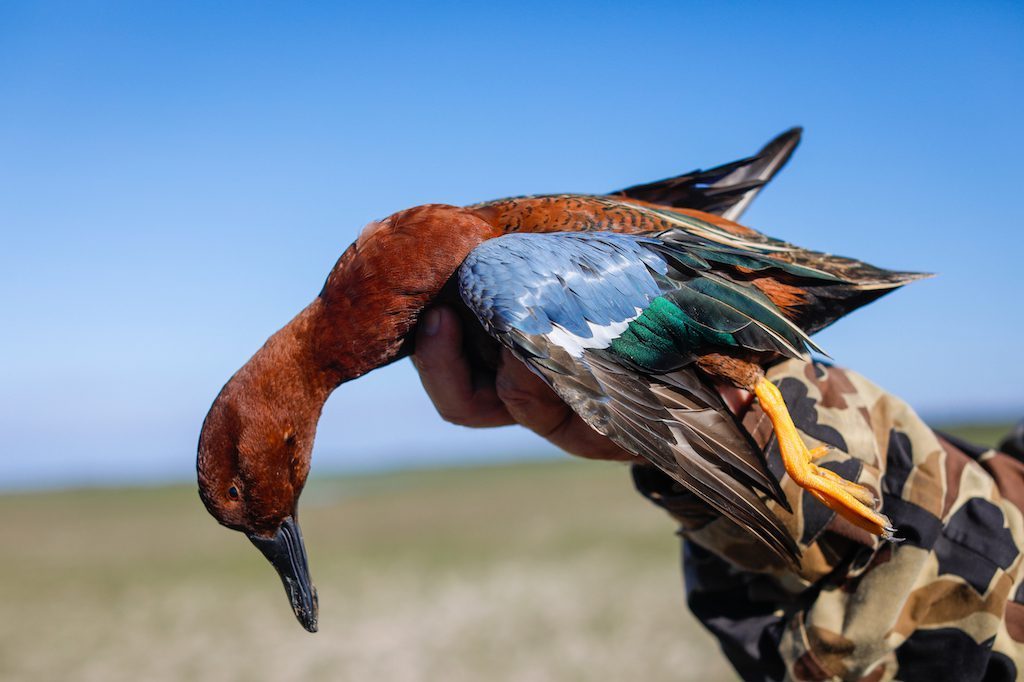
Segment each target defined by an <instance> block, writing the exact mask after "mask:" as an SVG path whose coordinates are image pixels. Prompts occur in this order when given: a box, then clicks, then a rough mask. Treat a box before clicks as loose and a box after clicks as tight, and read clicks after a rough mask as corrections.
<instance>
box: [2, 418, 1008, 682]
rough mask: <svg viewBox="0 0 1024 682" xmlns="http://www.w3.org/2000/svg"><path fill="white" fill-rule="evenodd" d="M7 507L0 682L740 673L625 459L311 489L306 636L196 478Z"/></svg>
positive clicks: (12, 500)
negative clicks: (726, 657)
mask: <svg viewBox="0 0 1024 682" xmlns="http://www.w3.org/2000/svg"><path fill="white" fill-rule="evenodd" d="M945 428H946V429H947V430H949V431H951V432H953V433H954V435H958V436H960V437H963V438H966V439H969V440H974V441H976V442H979V443H981V444H989V445H990V444H992V443H994V442H996V441H997V440H998V439H999V438H1001V437H1002V436H1003V434H1005V433H1006V432H1007V430H1008V429H1009V425H1008V424H998V425H981V426H979V425H967V426H955V425H954V426H953V427H950V426H946V427H945ZM0 515H2V518H4V520H5V521H4V523H3V524H2V525H0V546H2V547H3V555H2V556H3V560H2V561H0V679H2V680H30V679H31V680H129V679H130V680H139V679H144V680H180V679H190V680H213V679H216V680H243V679H244V680H291V679H295V680H299V679H302V680H321V679H322V680H388V681H392V680H438V679H444V680H451V681H454V682H459V681H461V680H467V681H468V680H474V681H475V680H483V679H486V680H632V679H647V680H729V679H733V675H732V674H731V672H730V670H729V668H728V667H727V666H726V664H725V663H724V661H723V658H722V656H721V654H720V652H719V651H718V647H717V645H716V644H715V643H714V641H713V640H712V638H711V637H710V636H709V635H707V633H705V632H704V631H703V630H702V629H701V627H700V626H699V625H698V624H697V623H696V622H695V621H694V620H693V618H692V617H691V616H690V615H689V613H688V611H687V610H686V607H685V604H684V601H683V595H682V588H681V586H680V583H681V578H680V571H679V563H678V551H679V549H678V542H677V539H676V538H675V536H674V533H673V531H674V528H673V524H672V523H671V522H670V520H669V519H668V518H667V517H666V516H665V515H663V514H662V513H661V512H660V511H658V510H657V509H655V508H654V507H653V506H651V505H650V504H649V503H647V502H646V501H644V500H643V499H642V498H641V497H640V496H639V495H637V494H636V493H635V492H634V491H633V489H632V485H631V483H630V480H629V474H628V471H627V470H626V469H625V468H623V467H621V466H618V465H611V464H604V463H594V462H577V461H565V460H562V461H556V462H542V463H525V464H515V465H503V466H492V467H478V468H460V469H442V470H429V471H403V472H394V473H387V474H376V475H360V476H354V477H348V478H330V479H314V480H313V481H311V483H310V485H309V486H308V488H307V491H306V493H305V494H304V496H303V504H302V524H303V530H304V533H305V535H306V541H307V544H308V547H309V554H310V561H311V565H312V571H313V577H314V580H315V581H316V583H317V586H318V588H319V590H320V604H321V614H320V627H321V631H320V632H319V633H318V634H315V635H309V634H307V633H305V632H304V631H303V630H302V629H301V628H300V627H299V625H298V624H297V623H296V622H295V620H294V618H293V616H292V615H291V612H290V610H289V609H288V605H287V600H286V598H285V595H284V590H283V589H282V587H281V585H280V582H279V580H278V578H277V576H276V575H275V574H274V573H273V571H272V569H271V568H270V566H269V564H267V562H266V561H265V560H264V559H263V558H262V557H261V556H260V555H259V554H258V553H257V551H256V550H255V549H254V548H253V547H252V546H251V545H250V544H249V542H248V541H247V540H246V539H245V538H244V537H242V536H241V535H240V534H238V533H234V532H231V531H228V530H225V529H223V528H220V527H219V526H217V525H216V524H215V523H214V522H213V521H212V520H211V519H210V518H209V516H207V514H206V512H205V510H204V509H203V507H202V505H201V503H200V502H199V500H198V497H197V495H196V493H195V490H194V487H193V486H169V487H153V488H124V489H87V490H72V491H63V492H44V493H30V494H9V495H3V496H0Z"/></svg>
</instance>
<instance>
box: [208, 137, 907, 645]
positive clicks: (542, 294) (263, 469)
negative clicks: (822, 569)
mask: <svg viewBox="0 0 1024 682" xmlns="http://www.w3.org/2000/svg"><path fill="white" fill-rule="evenodd" d="M799 139H800V130H799V129H794V130H790V131H787V132H786V133H784V134H782V135H780V136H779V137H777V138H776V139H774V140H772V141H771V142H770V143H769V144H768V145H767V146H766V147H764V149H762V150H761V151H760V152H759V153H757V154H755V155H754V156H751V157H748V158H745V159H741V160H739V161H736V162H733V163H730V164H726V165H723V166H719V167H716V168H713V169H711V170H707V171H695V172H691V173H687V174H684V175H681V176H678V177H675V178H670V179H667V180H662V181H659V182H653V183H649V184H644V185H637V186H634V187H630V188H627V189H624V190H621V191H618V192H612V193H609V194H604V195H576V194H558V195H548V196H532V197H522V198H513V199H501V200H497V201H489V202H485V203H481V204H476V205H473V206H466V207H457V206H448V205H441V204H432V205H425V206H418V207H415V208H410V209H407V210H404V211H399V212H398V213H395V214H393V215H391V216H389V217H387V218H385V219H383V220H380V221H378V222H374V223H371V224H370V225H369V226H367V228H366V229H365V230H364V231H363V232H362V234H361V235H360V236H359V238H358V239H357V240H356V242H355V243H354V244H352V245H351V246H350V247H349V248H348V249H347V250H346V251H345V252H344V254H342V256H341V258H340V259H339V260H338V262H337V264H336V265H335V266H334V268H333V269H332V270H331V272H330V274H329V275H328V277H327V281H326V283H325V284H324V287H323V290H322V291H321V292H320V294H319V295H318V296H317V297H316V299H315V300H314V301H313V302H312V303H311V304H309V306H307V307H306V308H305V309H304V310H302V311H301V312H300V313H299V314H298V315H297V316H296V317H295V318H294V319H293V320H292V321H291V322H289V323H288V324H287V325H285V326H284V328H282V329H281V330H280V331H278V332H277V333H275V334H274V335H272V336H271V337H270V338H269V339H268V340H267V342H266V343H265V344H264V345H263V347H262V348H260V350H259V351H257V352H256V354H255V355H254V356H253V357H252V358H251V359H250V360H249V361H248V362H247V363H246V364H245V365H244V366H243V367H242V368H241V369H240V370H239V371H238V372H237V373H236V374H235V375H234V376H233V377H231V379H230V380H229V381H228V382H227V384H226V385H225V386H224V388H223V389H222V390H221V392H220V394H219V395H218V396H217V398H216V399H215V400H214V402H213V405H212V407H211V408H210V412H209V414H208V415H207V417H206V420H205V422H204V424H203V428H202V434H201V436H200V440H199V453H198V463H197V468H198V475H199V492H200V495H201V497H202V499H203V502H204V503H205V505H206V508H207V509H208V510H209V512H210V513H211V514H212V515H213V516H214V517H215V518H216V519H217V520H218V521H219V522H220V523H221V524H223V525H225V526H227V527H229V528H234V529H236V530H239V531H242V532H244V533H245V534H246V535H247V536H248V537H249V538H250V540H251V541H252V542H253V544H255V545H256V546H257V547H258V548H259V549H260V550H261V551H262V552H263V553H264V555H265V556H266V557H267V558H268V559H269V560H270V562H271V563H272V564H273V565H274V566H275V568H276V569H277V571H278V573H279V574H280V577H281V579H282V581H283V583H284V586H285V589H286V591H287V594H288V597H289V601H290V602H291V606H292V609H293V611H294V613H295V615H296V617H297V618H298V619H299V621H300V622H301V623H302V625H303V626H304V627H306V629H308V630H310V631H315V630H316V628H317V608H318V607H317V596H316V591H315V589H314V588H313V586H312V583H311V581H310V576H309V568H308V565H307V560H306V551H305V547H304V544H303V540H302V534H301V531H300V529H299V525H298V522H297V518H298V517H297V503H298V499H299V495H300V493H301V492H302V488H303V485H304V484H305V482H306V477H307V475H308V474H309V467H310V457H311V453H312V449H313V439H314V435H315V433H316V427H317V422H318V420H319V417H320V412H321V408H322V407H323V405H324V402H325V401H326V400H327V398H328V396H329V395H330V394H331V392H332V391H333V390H334V389H335V388H337V387H338V386H340V385H341V384H343V383H345V382H346V381H351V380H352V379H355V378H357V377H359V376H362V375H363V374H366V373H367V372H369V371H371V370H373V369H375V368H377V367H381V366H383V365H386V364H388V363H391V362H394V361H396V360H398V359H400V358H402V357H405V356H407V355H409V354H410V353H411V352H412V350H413V347H412V346H413V339H414V334H413V332H414V330H415V327H416V324H417V322H418V320H419V319H420V315H421V312H422V311H423V310H424V309H425V308H427V307H428V306H430V305H431V304H433V303H436V302H449V303H451V304H454V305H457V306H459V308H460V309H461V311H462V312H463V314H464V315H465V317H466V318H467V319H469V320H474V325H475V329H476V332H477V333H476V334H474V335H467V338H468V339H470V343H471V344H472V346H473V349H474V351H475V354H476V357H477V358H478V359H479V362H482V363H486V362H488V358H493V357H494V356H495V355H496V353H495V350H496V349H497V348H499V345H498V344H500V345H502V346H504V347H507V348H508V349H510V350H511V351H512V353H513V354H515V356H516V357H518V358H519V359H520V360H522V361H523V362H524V363H526V365H527V366H529V367H530V368H531V369H532V370H533V371H534V372H536V373H537V374H538V375H539V376H540V377H542V378H543V379H544V381H546V382H547V383H548V384H549V385H550V386H551V388H552V389H553V390H554V391H555V392H556V393H557V394H558V396H559V397H561V399H562V400H564V401H565V402H566V403H567V404H568V405H569V406H570V407H571V408H572V409H573V410H574V411H575V412H576V413H577V414H579V415H580V416H581V417H582V418H583V419H584V420H585V421H586V422H587V423H588V424H589V425H590V426H591V427H592V428H594V429H595V430H597V431H598V432H600V433H601V434H604V435H605V436H607V437H608V438H610V439H611V440H613V441H614V442H615V443H616V444H618V445H619V446H620V447H622V448H623V449H625V450H627V451H628V452H630V453H632V454H634V455H637V456H640V457H643V458H645V459H647V460H649V461H650V462H651V463H652V464H654V465H655V466H657V467H659V468H660V469H662V470H663V471H665V472H666V473H667V474H668V475H670V476H672V477H673V478H674V479H675V480H677V481H678V482H679V483H681V484H682V485H683V486H685V487H686V488H687V489H689V490H690V491H692V492H693V493H694V494H695V495H696V496H698V497H699V498H700V499H702V500H703V501H704V502H706V503H707V504H708V505H710V506H711V507H713V508H714V509H716V510H717V511H718V512H720V513H721V514H724V515H725V516H727V517H728V518H730V519H732V520H733V521H734V522H736V523H737V524H738V525H739V526H741V527H743V528H745V529H746V530H747V531H749V532H750V533H752V534H753V535H754V536H756V537H757V538H758V539H759V540H761V541H762V542H763V543H764V546H765V548H766V550H767V551H771V552H774V553H776V554H778V555H780V556H782V557H784V558H787V559H789V560H795V559H796V558H797V557H798V553H799V550H798V548H797V546H796V544H795V543H794V541H793V539H792V538H791V537H790V535H789V533H788V532H787V531H786V529H785V527H784V526H783V524H782V523H781V522H780V521H779V520H778V519H777V518H776V517H775V516H774V515H772V514H771V513H770V512H769V510H768V509H767V507H766V506H765V504H764V501H763V500H764V499H766V498H771V499H774V500H776V501H777V502H779V503H780V504H781V505H782V506H783V507H786V502H785V499H784V497H783V495H782V493H781V489H780V486H779V482H778V481H777V480H776V479H775V478H774V477H773V476H772V475H771V474H770V473H769V471H768V468H767V466H766V462H765V458H764V454H763V453H762V451H761V450H760V449H759V448H758V447H757V446H756V445H755V444H754V442H753V440H752V439H751V438H750V436H749V434H747V433H746V432H745V431H744V430H743V429H742V428H741V427H740V426H739V425H738V423H737V422H736V420H735V419H734V418H733V416H732V414H731V413H730V412H729V410H728V409H727V408H726V406H725V404H724V403H723V401H722V398H721V397H720V395H719V393H718V392H717V391H716V390H715V389H714V382H722V381H725V382H729V383H731V384H733V385H735V386H737V387H740V388H744V389H747V390H750V391H752V392H753V393H754V394H755V395H756V396H757V398H758V400H759V401H760V403H761V405H762V407H763V408H764V410H765V411H766V413H767V414H768V415H769V417H770V419H771V421H772V424H773V426H774V428H775V433H776V436H777V438H778V441H779V443H780V450H781V453H782V459H783V463H784V465H785V469H786V472H787V473H788V475H789V476H790V477H791V478H792V479H793V481H794V482H795V483H797V484H798V485H800V486H802V487H804V488H806V489H807V490H809V491H810V492H811V494H812V495H813V496H814V497H815V498H817V499H818V500H819V501H820V502H821V503H822V504H824V505H826V506H828V507H829V508H831V509H833V510H835V511H836V512H837V513H838V514H840V515H842V516H843V517H844V518H846V519H848V520H850V521H851V522H853V523H854V524H856V525H857V526H859V527H861V528H865V529H867V530H869V531H870V532H872V533H875V534H877V535H880V536H883V537H887V538H888V537H891V536H892V533H893V531H894V529H893V528H892V526H891V524H890V523H889V520H888V519H887V518H886V517H885V516H884V515H883V514H882V513H881V511H880V510H879V509H878V502H877V500H876V498H875V496H874V495H873V494H872V492H871V491H870V490H868V489H866V488H863V487H861V486H859V485H857V484H854V483H852V482H849V481H847V480H845V479H843V478H841V477H839V476H838V475H837V474H835V473H833V472H831V471H829V470H827V469H824V468H822V467H818V466H817V465H815V464H814V460H815V459H816V458H817V457H819V456H820V455H822V454H823V451H822V450H808V448H807V447H806V445H805V444H804V442H803V440H802V439H801V437H800V435H799V433H798V432H797V430H796V428H795V427H794V425H793V421H792V419H791V418H790V417H789V413H788V412H787V409H786V405H785V403H784V401H783V399H782V396H781V395H780V393H779V391H778V389H777V388H776V387H775V385H774V384H772V383H771V382H770V381H768V380H766V379H765V373H764V368H765V367H766V366H768V365H770V364H771V363H773V362H776V361H778V360H781V359H784V358H794V357H802V356H805V355H806V354H807V353H808V352H810V351H814V350H819V349H818V348H817V346H815V344H814V342H813V341H812V340H811V338H810V336H811V335H812V334H814V333H815V332H817V331H818V330H820V329H822V328H824V327H826V326H828V325H830V324H832V323H833V322H835V321H836V320H837V319H839V318H840V317H842V316H844V315H846V314H847V313H849V312H851V311H852V310H854V309H856V308H858V307H860V306H862V305H864V304H866V303H868V302H870V301H873V300H874V299H876V298H878V297H879V296H881V295H883V294H885V293H886V292H889V291H891V290H893V289H895V288H897V287H900V286H902V285H903V284H906V283H907V282H910V281H912V280H915V279H918V278H919V277H922V276H923V275H921V274H917V273H909V272H894V271H889V270H883V269H880V268H877V267H874V266H872V265H868V264H866V263H863V262H860V261H857V260H852V259H849V258H842V257H837V256H831V255H828V254H824V253H819V252H816V251H809V250H806V249H803V248H800V247H797V246H794V245H792V244H789V243H786V242H784V241H780V240H777V239H773V238H771V237H768V236H765V235H763V234H761V233H759V232H756V231H754V230H752V229H750V228H748V227H745V226H742V225H740V224H738V223H737V222H735V220H736V219H738V218H739V217H740V215H741V214H742V212H743V210H744V209H745V208H746V207H747V205H748V204H749V203H750V201H751V200H752V199H753V198H754V196H755V195H756V194H757V193H758V192H759V191H760V189H761V188H762V187H763V186H764V185H765V183H767V182H768V180H770V179H771V177H772V176H773V175H774V174H775V173H776V172H777V171H778V170H779V169H780V168H781V167H782V166H783V165H784V164H785V163H786V161H787V160H788V159H789V157H790V155H791V154H792V152H793V150H794V148H795V147H796V145H797V143H798V141H799Z"/></svg>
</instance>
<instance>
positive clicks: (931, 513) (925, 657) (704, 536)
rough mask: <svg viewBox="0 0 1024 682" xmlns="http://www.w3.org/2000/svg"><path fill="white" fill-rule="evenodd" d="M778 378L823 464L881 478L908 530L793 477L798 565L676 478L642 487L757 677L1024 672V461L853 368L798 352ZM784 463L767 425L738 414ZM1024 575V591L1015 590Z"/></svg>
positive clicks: (656, 476)
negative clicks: (878, 526)
mask: <svg viewBox="0 0 1024 682" xmlns="http://www.w3.org/2000/svg"><path fill="white" fill-rule="evenodd" d="M768 376H769V378H770V379H771V380H772V381H773V382H775V383H776V384H777V385H778V387H779V389H780V391H781V392H782V394H783V396H784V398H785V400H786V404H787V405H788V406H789V408H790V411H791V413H792V416H793V419H794V422H795V423H796V425H797V427H798V428H799V429H800V431H801V432H802V434H803V436H804V439H805V440H806V442H807V444H808V446H811V447H813V446H816V445H819V444H827V445H830V446H832V448H833V450H832V451H831V452H830V454H829V455H828V456H827V457H826V458H824V459H823V460H820V461H819V462H818V463H819V464H822V465H823V466H825V467H827V468H829V469H832V470H833V471H835V472H837V473H839V474H841V475H843V476H844V477H846V478H848V479H850V480H854V481H858V482H860V483H861V484H863V485H866V486H868V487H870V488H872V489H873V490H875V491H876V492H877V491H881V493H882V499H883V505H882V510H883V511H884V512H885V513H886V514H887V515H888V516H889V517H890V519H892V521H893V524H894V525H895V526H896V527H897V528H898V529H899V531H900V535H901V536H902V537H903V538H905V539H904V540H903V542H901V543H899V544H895V543H889V542H885V541H882V540H879V539H878V538H876V537H874V536H871V535H869V534H868V533H866V532H865V531H862V530H860V529H858V528H856V527H854V526H853V525H852V524H850V523H848V522H847V521H845V520H843V519H841V518H839V517H837V516H836V515H835V513H834V512H832V511H830V510H829V509H827V508H825V507H824V506H823V505H821V504H819V503H818V502H817V501H816V500H814V499H813V498H812V497H811V496H810V495H805V494H804V492H803V490H802V489H801V488H799V487H797V486H795V485H794V484H793V483H792V481H790V480H789V479H788V478H785V479H783V483H782V486H783V490H784V492H785V494H786V496H787V498H788V501H789V503H790V506H791V507H792V509H793V510H794V513H793V514H789V513H787V512H786V511H784V510H783V509H781V508H779V507H777V506H776V507H774V508H773V511H774V512H775V513H777V514H778V515H779V517H780V518H781V519H782V520H783V521H784V523H785V524H786V525H787V527H788V528H789V529H790V531H791V532H792V534H793V537H794V538H796V539H797V541H798V542H799V544H800V548H801V550H802V551H803V559H802V564H801V566H800V569H799V570H798V571H794V570H791V569H789V568H787V567H786V566H784V565H782V564H781V563H779V562H777V560H774V559H773V558H772V557H771V555H770V554H769V553H768V552H766V551H764V550H763V549H762V548H761V547H760V546H759V545H758V544H757V543H756V541H753V540H752V539H751V537H750V536H749V535H748V534H746V533H745V532H744V531H742V530H741V529H739V528H738V527H737V526H735V525H733V524H732V523H731V522H730V521H729V520H728V519H725V518H723V517H719V516H716V515H714V513H713V512H711V511H710V510H709V509H708V508H707V507H705V506H703V505H702V504H701V503H700V502H699V501H697V500H696V499H695V498H694V497H693V496H692V495H690V494H688V493H687V492H686V491H684V490H683V489H681V488H680V487H679V486H678V485H676V484H675V483H674V482H673V481H671V479H669V478H668V477H667V476H664V475H663V474H661V473H660V472H658V471H657V470H655V469H653V468H649V467H639V466H638V467H635V468H634V479H635V481H636V484H637V487H638V489H639V490H640V491H641V492H642V493H643V494H644V495H645V496H647V497H648V498H649V499H651V500H652V501H653V502H655V503H656V504H658V505H660V506H661V507H663V508H664V509H666V510H667V511H668V512H669V513H670V514H671V515H672V516H673V517H674V518H675V519H676V520H677V521H678V522H679V523H680V527H681V528H680V535H682V537H683V538H684V572H685V578H686V588H687V601H688V604H689V606H690V608H691V610H692V611H693V613H694V614H695V615H696V616H697V617H698V618H699V619H700V620H701V621H702V622H703V623H704V625H705V626H706V627H707V628H708V629H709V630H710V631H711V632H712V633H713V634H714V635H715V636H716V637H717V638H718V640H719V642H720V643H721V646H722V649H723V651H724V652H725V654H726V656H728V658H729V660H730V661H731V662H732V664H733V665H734V666H735V668H736V670H737V672H738V673H739V674H740V675H741V676H742V677H743V678H744V679H747V680H833V679H834V680H873V681H875V680H890V679H900V680H908V681H913V680H928V681H929V682H930V681H932V680H944V679H956V680H971V679H977V680H980V679H985V680H1003V679H1005V680H1013V679H1016V678H1017V671H1018V670H1019V671H1022V672H1024V586H1022V584H1021V574H1022V572H1024V560H1022V557H1021V552H1020V549H1021V547H1024V517H1022V513H1021V509H1022V508H1024V464H1022V463H1021V461H1020V460H1018V459H1017V458H1015V457H1011V456H1010V455H1007V454H1004V453H1000V452H996V451H992V450H982V449H977V448H973V447H971V446H969V445H966V444H964V443H958V442H956V441H955V440H953V439H952V438H948V437H943V436H941V435H939V434H937V433H935V432H933V431H932V430H931V429H930V428H929V427H928V426H926V425H925V424H924V422H923V421H921V419H920V418H919V417H918V416H917V415H916V414H915V413H914V412H913V410H911V409H910V408H909V407H908V406H907V405H906V404H905V403H903V402H902V401H900V400H899V399H897V398H896V397H894V396H892V395H891V394H889V393H886V392H885V391H883V390H881V389H880V388H878V387H877V386H875V385H874V384H872V383H871V382H869V381H867V380H865V379H864V378H863V377H860V376H858V375H856V374H854V373H852V372H849V371H845V370H841V369H838V368H835V367H829V366H826V365H823V364H817V363H813V364H812V363H805V362H799V361H789V362H785V363H782V364H780V365H778V366H776V367H774V368H773V369H772V370H771V371H770V372H769V375H768ZM743 423H744V426H745V427H746V428H747V429H748V430H749V431H750V433H751V434H753V436H754V438H755V440H757V441H758V442H759V444H761V445H762V446H763V447H764V448H765V451H766V452H767V455H768V461H769V465H770V467H771V468H772V471H773V472H774V473H775V474H776V475H777V476H779V477H780V478H781V477H782V473H783V471H782V464H781V461H780V458H779V451H778V445H777V443H776V442H775V438H774V436H773V435H772V431H771V427H770V423H769V422H768V419H767V417H766V416H765V415H764V413H763V412H762V411H761V410H760V409H759V408H758V406H757V405H756V404H755V405H754V406H753V407H752V408H751V409H750V411H749V412H748V413H747V414H746V416H745V417H744V420H743ZM1018 588H1020V589H1018Z"/></svg>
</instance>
